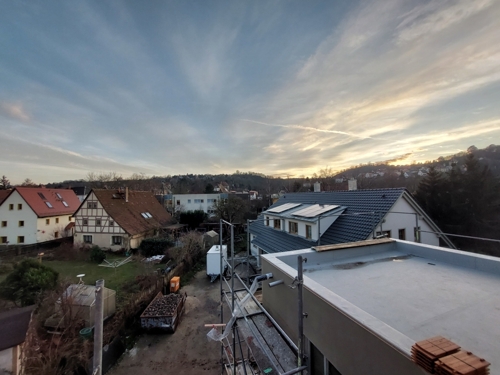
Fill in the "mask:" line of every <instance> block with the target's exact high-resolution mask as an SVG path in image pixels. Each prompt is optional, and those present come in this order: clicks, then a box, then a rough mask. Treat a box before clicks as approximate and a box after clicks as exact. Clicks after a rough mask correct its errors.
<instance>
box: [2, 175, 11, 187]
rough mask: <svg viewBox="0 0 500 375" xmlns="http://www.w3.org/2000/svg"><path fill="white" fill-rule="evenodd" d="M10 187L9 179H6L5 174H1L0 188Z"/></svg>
mask: <svg viewBox="0 0 500 375" xmlns="http://www.w3.org/2000/svg"><path fill="white" fill-rule="evenodd" d="M9 187H10V181H9V180H8V179H7V177H6V176H5V175H3V176H2V179H1V180H0V189H2V190H5V189H8V188H9Z"/></svg>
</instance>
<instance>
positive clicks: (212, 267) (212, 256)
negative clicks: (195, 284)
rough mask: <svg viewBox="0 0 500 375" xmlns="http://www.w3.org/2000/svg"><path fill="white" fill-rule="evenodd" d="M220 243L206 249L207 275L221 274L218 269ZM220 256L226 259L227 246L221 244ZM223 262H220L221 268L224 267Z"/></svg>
mask: <svg viewBox="0 0 500 375" xmlns="http://www.w3.org/2000/svg"><path fill="white" fill-rule="evenodd" d="M220 256H221V251H220V245H214V246H212V247H211V248H210V250H208V253H207V275H208V276H218V275H220V274H221V269H220ZM222 257H223V258H225V259H226V260H227V246H226V245H222ZM224 264H225V262H223V263H222V268H223V269H224Z"/></svg>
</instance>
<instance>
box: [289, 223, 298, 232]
mask: <svg viewBox="0 0 500 375" xmlns="http://www.w3.org/2000/svg"><path fill="white" fill-rule="evenodd" d="M288 232H289V233H290V234H297V233H298V232H299V224H298V223H296V222H294V221H289V222H288Z"/></svg>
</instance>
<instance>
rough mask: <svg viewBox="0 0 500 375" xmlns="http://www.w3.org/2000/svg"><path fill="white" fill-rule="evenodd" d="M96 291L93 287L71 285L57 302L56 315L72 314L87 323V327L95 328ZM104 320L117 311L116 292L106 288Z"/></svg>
mask: <svg viewBox="0 0 500 375" xmlns="http://www.w3.org/2000/svg"><path fill="white" fill-rule="evenodd" d="M95 290H96V287H95V286H93V285H85V284H82V283H80V284H71V285H70V286H69V287H68V288H67V289H66V290H65V291H64V293H63V295H62V296H61V297H60V298H59V299H58V300H57V302H56V306H55V310H56V314H57V315H60V316H63V315H64V313H69V314H71V317H72V318H79V319H83V320H84V321H85V327H93V326H94V315H95ZM103 296H104V301H103V309H104V315H103V316H104V319H105V320H106V319H107V318H109V317H110V316H111V315H113V314H114V313H115V311H116V291H114V290H112V289H109V288H104V290H103Z"/></svg>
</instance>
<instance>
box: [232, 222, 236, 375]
mask: <svg viewBox="0 0 500 375" xmlns="http://www.w3.org/2000/svg"><path fill="white" fill-rule="evenodd" d="M235 275H236V271H235V269H234V227H233V225H232V224H231V311H233V313H234V279H235V277H236V276H235ZM235 329H236V324H234V325H233V375H236V336H235V334H234V333H235V332H234V330H235Z"/></svg>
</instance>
